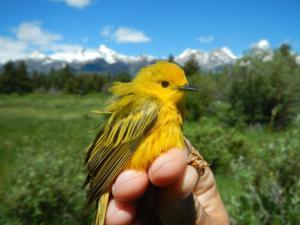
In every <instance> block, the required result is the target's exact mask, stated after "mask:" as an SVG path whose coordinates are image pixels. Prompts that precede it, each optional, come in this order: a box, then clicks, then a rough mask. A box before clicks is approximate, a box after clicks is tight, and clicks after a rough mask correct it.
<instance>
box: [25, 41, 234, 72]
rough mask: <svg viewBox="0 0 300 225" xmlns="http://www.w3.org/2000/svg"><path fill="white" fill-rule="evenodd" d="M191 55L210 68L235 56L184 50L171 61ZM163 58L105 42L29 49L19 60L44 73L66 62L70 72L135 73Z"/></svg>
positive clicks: (230, 61)
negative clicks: (58, 48)
mask: <svg viewBox="0 0 300 225" xmlns="http://www.w3.org/2000/svg"><path fill="white" fill-rule="evenodd" d="M192 57H193V58H194V59H196V60H197V62H198V63H199V66H200V67H201V69H204V70H214V69H218V68H219V67H222V66H224V65H231V64H233V63H234V62H235V61H236V59H237V57H236V56H235V55H234V54H233V53H232V52H231V50H230V49H228V48H226V47H224V48H220V49H216V50H213V51H211V52H204V51H201V50H197V49H190V48H189V49H186V50H184V51H183V52H182V53H181V54H179V55H178V56H176V57H175V61H176V62H177V63H179V64H181V65H183V64H184V63H185V62H186V61H188V60H189V59H191V58H192ZM159 59H163V58H156V57H153V56H150V55H140V56H128V55H124V54H121V53H118V52H116V51H114V50H113V49H110V48H108V47H107V46H105V45H100V46H99V48H98V49H80V50H78V51H76V52H57V53H53V54H50V55H45V54H43V53H41V52H33V53H31V54H29V55H28V56H27V57H26V58H24V59H23V60H24V61H25V62H26V64H27V67H28V70H29V71H30V72H32V71H39V72H44V73H47V72H49V71H50V70H51V69H55V70H57V69H61V68H63V67H64V66H65V65H66V64H68V65H69V66H70V67H71V69H72V70H73V71H74V72H105V73H112V74H116V73H119V72H124V71H126V72H129V73H131V74H135V73H136V72H137V71H138V70H139V69H140V68H141V67H143V66H146V65H148V64H151V63H154V62H155V61H157V60H159Z"/></svg>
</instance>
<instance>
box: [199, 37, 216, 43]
mask: <svg viewBox="0 0 300 225" xmlns="http://www.w3.org/2000/svg"><path fill="white" fill-rule="evenodd" d="M214 39H215V37H214V36H213V35H208V36H202V37H199V38H197V40H198V41H199V42H201V43H204V44H209V43H211V42H213V40H214Z"/></svg>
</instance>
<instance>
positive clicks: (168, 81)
mask: <svg viewBox="0 0 300 225" xmlns="http://www.w3.org/2000/svg"><path fill="white" fill-rule="evenodd" d="M132 84H133V85H134V86H135V88H136V89H137V90H138V91H139V92H141V93H144V94H145V95H151V96H155V97H157V98H158V99H160V100H161V101H162V102H171V103H172V102H173V103H177V102H179V101H181V100H182V98H183V96H184V92H185V91H187V90H196V89H195V88H192V87H190V86H189V85H188V81H187V79H186V76H185V74H184V71H183V70H182V69H181V68H180V67H179V66H178V65H176V64H174V63H170V62H167V61H159V62H157V63H155V64H152V65H149V66H147V67H145V68H143V69H142V70H141V71H140V72H139V73H138V74H137V76H136V77H135V79H134V80H133V81H132Z"/></svg>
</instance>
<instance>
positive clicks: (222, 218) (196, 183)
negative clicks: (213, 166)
mask: <svg viewBox="0 0 300 225" xmlns="http://www.w3.org/2000/svg"><path fill="white" fill-rule="evenodd" d="M150 184H152V185H153V186H155V187H156V188H155V192H154V197H155V211H156V214H157V215H158V216H159V219H160V221H161V222H162V223H163V224H165V225H177V224H178V225H179V224H180V225H191V224H194V225H227V224H229V222H228V221H229V220H228V216H227V213H226V210H225V208H224V205H223V203H222V200H221V197H220V195H219V193H218V190H217V187H216V183H215V180H214V176H213V173H212V171H211V170H210V169H209V168H207V169H206V170H205V173H204V175H203V176H201V177H200V178H199V177H198V174H197V172H196V170H195V169H194V168H193V167H192V166H190V165H187V152H186V151H182V150H179V149H172V150H170V151H169V152H167V153H165V154H163V155H161V156H160V157H158V158H157V159H156V160H155V161H154V162H153V164H152V165H151V166H150V168H149V171H148V172H146V171H135V170H126V171H123V172H122V173H121V174H120V175H119V176H118V178H117V179H116V182H115V183H114V185H113V187H112V199H111V200H110V202H109V205H108V209H107V214H106V224H107V225H132V224H135V225H137V224H141V223H140V221H138V219H137V218H136V212H137V207H138V204H137V201H138V199H140V198H141V196H143V195H144V194H145V192H146V190H147V189H148V187H149V186H150Z"/></svg>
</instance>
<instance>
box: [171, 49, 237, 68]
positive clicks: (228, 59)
mask: <svg viewBox="0 0 300 225" xmlns="http://www.w3.org/2000/svg"><path fill="white" fill-rule="evenodd" d="M192 57H193V58H194V59H195V60H196V61H197V62H198V64H199V66H200V68H202V69H204V70H214V69H216V68H218V67H220V66H224V65H231V64H233V63H234V62H235V61H236V59H237V57H236V56H235V55H234V54H233V53H232V52H231V50H230V49H228V48H226V47H223V48H220V49H216V50H213V51H211V52H204V51H201V50H197V49H190V48H188V49H186V50H184V51H183V52H182V53H181V54H179V55H178V56H177V57H175V61H176V62H178V63H179V64H181V65H183V64H184V63H185V62H186V61H188V60H189V59H191V58H192Z"/></svg>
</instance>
